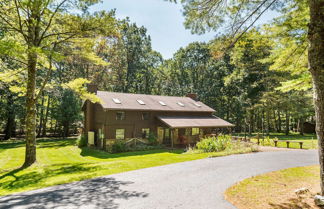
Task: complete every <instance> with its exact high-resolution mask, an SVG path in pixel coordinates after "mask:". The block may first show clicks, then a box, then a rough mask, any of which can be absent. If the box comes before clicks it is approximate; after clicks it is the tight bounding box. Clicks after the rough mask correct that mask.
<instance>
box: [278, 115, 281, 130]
mask: <svg viewBox="0 0 324 209" xmlns="http://www.w3.org/2000/svg"><path fill="white" fill-rule="evenodd" d="M278 132H279V133H281V114H280V110H278Z"/></svg>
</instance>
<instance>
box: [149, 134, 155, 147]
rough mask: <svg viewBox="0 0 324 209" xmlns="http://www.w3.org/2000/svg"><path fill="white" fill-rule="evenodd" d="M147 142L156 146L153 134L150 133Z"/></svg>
mask: <svg viewBox="0 0 324 209" xmlns="http://www.w3.org/2000/svg"><path fill="white" fill-rule="evenodd" d="M147 140H148V141H149V143H150V144H152V145H156V144H157V137H156V136H155V135H154V134H153V133H150V134H149V136H148V138H147Z"/></svg>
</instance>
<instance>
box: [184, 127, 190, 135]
mask: <svg viewBox="0 0 324 209" xmlns="http://www.w3.org/2000/svg"><path fill="white" fill-rule="evenodd" d="M190 131H191V129H190V128H186V132H185V136H190V135H191V133H190Z"/></svg>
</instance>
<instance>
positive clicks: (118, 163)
mask: <svg viewBox="0 0 324 209" xmlns="http://www.w3.org/2000/svg"><path fill="white" fill-rule="evenodd" d="M75 143H76V139H47V140H38V141H37V163H36V164H34V165H33V166H31V167H29V168H26V169H21V168H20V166H21V165H22V164H23V161H24V152H25V147H24V143H23V142H3V143H0V159H1V160H0V196H2V195H8V194H12V193H16V192H22V191H28V190H33V189H38V188H43V187H48V186H52V185H57V184H64V183H69V182H73V181H79V180H84V179H89V178H94V177H98V176H103V175H109V174H114V173H120V172H125V171H130V170H136V169H141V168H147V167H153V166H159V165H166V164H171V163H177V162H184V161H189V160H196V159H202V158H206V157H217V156H224V155H229V154H238V153H246V152H251V149H248V148H240V149H236V150H226V151H223V152H217V153H184V152H183V149H175V150H168V149H160V150H149V151H137V152H126V153H119V154H109V153H107V152H103V151H99V150H94V149H89V148H82V149H80V148H78V147H77V146H75Z"/></svg>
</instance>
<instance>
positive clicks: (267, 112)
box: [266, 108, 270, 136]
mask: <svg viewBox="0 0 324 209" xmlns="http://www.w3.org/2000/svg"><path fill="white" fill-rule="evenodd" d="M266 114H267V136H269V134H270V112H269V109H268V108H267V109H266Z"/></svg>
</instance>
